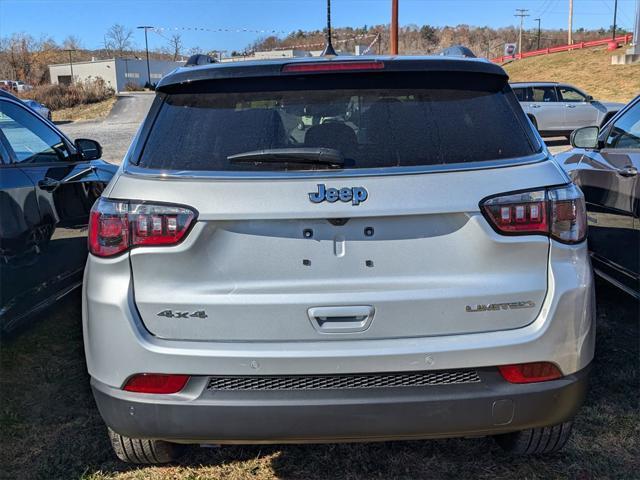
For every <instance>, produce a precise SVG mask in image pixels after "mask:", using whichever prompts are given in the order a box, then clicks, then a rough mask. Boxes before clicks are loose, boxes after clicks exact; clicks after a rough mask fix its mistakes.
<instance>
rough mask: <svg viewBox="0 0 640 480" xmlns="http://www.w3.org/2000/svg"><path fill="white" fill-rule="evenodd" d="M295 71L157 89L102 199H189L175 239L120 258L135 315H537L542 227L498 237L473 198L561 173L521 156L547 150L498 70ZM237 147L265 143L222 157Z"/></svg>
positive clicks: (169, 321)
mask: <svg viewBox="0 0 640 480" xmlns="http://www.w3.org/2000/svg"><path fill="white" fill-rule="evenodd" d="M305 75H306V74H305ZM305 75H303V74H300V73H297V74H295V75H288V76H287V75H285V76H283V77H281V78H279V79H278V82H276V83H274V82H273V81H272V80H273V79H265V81H264V82H257V81H255V79H253V80H252V81H251V82H246V83H242V82H239V83H237V82H236V83H235V84H234V85H232V84H228V83H226V82H222V81H221V80H216V81H209V82H206V83H204V84H200V85H198V86H197V88H193V87H189V88H193V89H192V90H177V91H171V92H169V93H163V94H161V95H160V98H159V99H158V100H157V104H156V106H155V107H154V109H153V110H152V114H151V115H152V116H153V117H154V118H152V119H151V120H154V123H153V128H152V129H151V131H150V134H149V135H148V137H147V138H146V144H145V147H144V150H143V151H142V152H141V154H140V156H139V158H138V159H137V165H130V166H128V167H127V170H128V171H129V173H127V174H125V175H123V176H122V177H121V178H120V179H119V181H118V182H117V184H116V185H115V187H114V189H113V191H112V192H111V193H110V196H111V197H112V198H129V199H137V200H144V201H148V202H154V203H171V204H179V205H185V206H188V207H190V208H192V209H193V210H194V212H196V215H197V220H196V221H195V223H194V224H193V227H192V228H191V231H190V232H189V233H188V235H187V236H186V238H185V239H184V240H183V241H182V242H181V243H180V244H178V245H175V246H159V247H142V248H134V249H133V250H132V251H131V253H130V259H131V267H132V272H133V283H134V291H135V304H136V306H137V309H138V311H139V313H140V316H141V318H142V321H143V322H144V324H145V326H146V328H147V329H148V330H149V331H150V332H151V333H153V334H154V335H157V336H158V337H162V338H167V339H182V340H208V341H313V340H318V341H321V340H331V339H335V340H341V339H382V338H398V337H423V336H433V335H455V334H464V333H472V332H488V331H495V330H507V329H513V328H519V327H522V326H524V325H527V324H529V323H530V322H532V321H533V320H534V319H535V317H536V316H537V315H538V313H539V310H540V306H541V304H542V302H543V300H544V297H545V294H546V291H547V263H548V250H549V240H548V238H546V237H545V236H542V235H527V236H504V235H500V234H498V233H496V232H495V231H494V230H493V229H492V228H491V226H490V225H489V223H488V222H487V220H485V218H484V217H483V216H482V214H481V213H480V210H479V204H480V202H481V201H482V199H483V198H485V197H487V196H490V195H494V194H497V193H502V192H507V191H514V190H521V189H529V188H536V187H541V186H545V185H550V184H557V183H561V182H562V181H563V180H562V177H561V176H560V173H559V172H558V170H557V168H556V167H555V165H554V164H553V163H551V162H548V161H541V162H534V161H532V160H533V159H535V158H536V155H538V159H540V154H539V153H538V154H537V153H536V151H538V150H539V148H540V146H539V145H538V144H537V140H536V139H535V137H534V136H533V135H532V134H531V132H530V131H529V130H528V127H527V123H526V119H525V118H524V116H523V114H522V111H521V110H520V107H519V106H518V104H517V101H516V100H515V98H514V97H513V94H512V93H511V91H510V90H509V88H508V86H507V84H506V77H503V76H501V75H487V74H484V73H483V74H473V73H468V72H464V73H454V74H451V73H447V74H444V73H438V72H430V73H429V74H424V73H420V72H414V73H410V74H408V73H404V74H403V75H402V76H399V75H397V74H392V73H385V72H376V73H366V72H358V73H351V74H349V75H345V74H344V73H341V74H324V75H321V76H320V75H312V74H309V75H308V76H305ZM320 77H322V78H321V81H319V80H320ZM221 92H222V93H221ZM274 149H275V151H276V152H281V151H282V150H283V149H285V150H286V149H289V150H291V151H293V152H294V154H293V155H282V154H273V151H274ZM318 149H331V151H330V152H329V154H328V156H327V151H326V150H318ZM336 151H337V153H338V154H339V155H337V154H336ZM246 152H258V153H254V154H251V155H248V156H247V155H245V156H244V157H243V156H242V155H240V157H242V158H241V160H240V161H236V160H234V159H233V158H230V157H233V156H234V155H236V156H238V155H239V154H246ZM296 152H297V153H296ZM300 152H302V154H300ZM310 152H311V153H310ZM314 152H315V153H314ZM316 154H317V155H316ZM296 155H298V157H296ZM323 155H324V156H323ZM336 155H337V156H336ZM302 157H304V158H303V159H302ZM327 158H329V159H333V160H330V161H326V159H327ZM336 158H339V159H340V160H339V161H338V160H335V159H336ZM523 159H528V161H523ZM336 162H337V163H336ZM487 306H490V308H486V307H487Z"/></svg>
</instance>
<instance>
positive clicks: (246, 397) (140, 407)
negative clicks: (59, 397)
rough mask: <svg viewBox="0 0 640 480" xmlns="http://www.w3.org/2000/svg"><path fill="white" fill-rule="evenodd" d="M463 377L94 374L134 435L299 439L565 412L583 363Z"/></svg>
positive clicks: (523, 422)
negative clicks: (255, 387) (175, 382)
mask: <svg viewBox="0 0 640 480" xmlns="http://www.w3.org/2000/svg"><path fill="white" fill-rule="evenodd" d="M480 375H481V379H482V381H481V382H480V383H474V384H464V385H442V386H426V387H404V388H403V387H401V388H375V389H374V388H371V389H352V390H349V389H344V390H313V391H310V390H305V391H217V392H212V391H209V390H207V388H206V385H207V377H193V378H192V379H191V380H190V382H189V384H188V385H187V387H186V388H185V390H183V392H181V393H179V394H175V395H146V394H136V393H130V392H125V391H122V390H119V389H115V388H112V387H109V386H107V385H104V384H101V383H99V382H98V381H96V380H92V388H93V392H94V396H95V399H96V402H97V404H98V408H99V410H100V413H101V415H102V417H103V418H104V420H105V422H106V423H107V425H109V426H110V427H111V428H112V429H113V430H115V431H116V432H118V433H120V434H122V435H126V436H130V437H134V438H156V439H164V440H169V441H174V442H182V443H207V442H210V443H286V442H292V443H303V442H337V441H369V440H393V439H412V438H413V439H417V438H437V437H457V436H476V435H492V434H499V433H506V432H511V431H517V430H523V429H527V428H533V427H541V426H548V425H555V424H558V423H560V422H563V421H565V420H567V419H569V418H571V417H572V416H573V415H574V414H575V413H576V411H577V410H578V408H579V407H580V405H581V403H582V401H583V399H584V396H585V392H586V389H587V378H588V369H587V368H585V369H583V370H580V371H578V372H576V373H574V374H571V375H568V376H565V377H564V378H562V379H559V380H554V381H549V382H543V383H535V384H528V385H516V384H510V383H507V382H506V381H504V380H503V379H502V377H500V375H499V373H498V372H497V371H495V370H490V369H485V370H483V371H481V372H480Z"/></svg>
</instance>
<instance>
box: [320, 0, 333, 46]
mask: <svg viewBox="0 0 640 480" xmlns="http://www.w3.org/2000/svg"><path fill="white" fill-rule="evenodd" d="M321 55H322V56H325V55H333V56H335V55H336V51H335V50H334V48H333V44H332V43H331V0H327V44H326V45H325V47H324V50H323V51H322V53H321Z"/></svg>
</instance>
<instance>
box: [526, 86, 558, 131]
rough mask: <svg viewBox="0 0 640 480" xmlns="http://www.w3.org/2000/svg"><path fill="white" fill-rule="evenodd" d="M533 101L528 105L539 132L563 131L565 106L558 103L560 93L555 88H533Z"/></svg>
mask: <svg viewBox="0 0 640 480" xmlns="http://www.w3.org/2000/svg"><path fill="white" fill-rule="evenodd" d="M530 88H531V97H530V98H531V101H529V102H528V103H527V104H528V106H529V109H530V112H531V113H532V114H533V115H534V116H535V119H536V123H537V126H538V130H539V131H541V132H548V131H554V130H562V129H563V128H564V127H563V126H564V105H563V104H562V103H560V102H558V93H557V92H556V89H555V87H554V86H533V87H530Z"/></svg>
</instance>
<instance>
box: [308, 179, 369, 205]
mask: <svg viewBox="0 0 640 480" xmlns="http://www.w3.org/2000/svg"><path fill="white" fill-rule="evenodd" d="M368 197H369V193H368V192H367V189H366V188H364V187H351V188H346V187H345V188H341V189H339V190H338V189H337V188H327V187H325V186H324V184H319V185H318V191H317V192H311V193H309V200H311V201H312V202H313V203H322V202H324V201H325V200H326V201H327V202H329V203H335V202H337V201H338V200H340V201H341V202H345V203H346V202H351V204H352V205H360V204H361V203H362V202H364V201H365V200H366V199H367V198H368Z"/></svg>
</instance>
